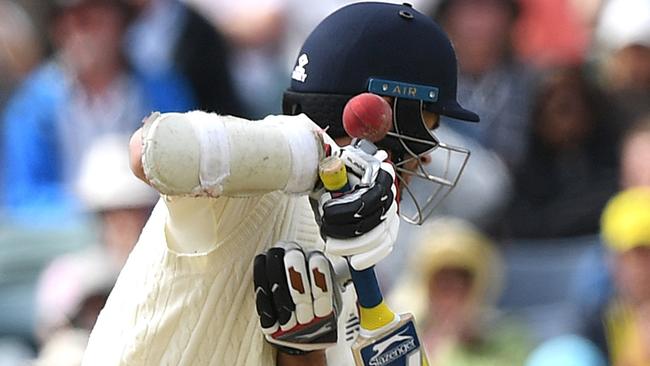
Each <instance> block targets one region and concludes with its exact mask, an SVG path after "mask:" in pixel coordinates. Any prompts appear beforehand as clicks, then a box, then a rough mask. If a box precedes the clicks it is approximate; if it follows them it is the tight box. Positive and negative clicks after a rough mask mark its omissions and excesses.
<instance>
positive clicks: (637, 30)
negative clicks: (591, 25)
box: [594, 0, 650, 133]
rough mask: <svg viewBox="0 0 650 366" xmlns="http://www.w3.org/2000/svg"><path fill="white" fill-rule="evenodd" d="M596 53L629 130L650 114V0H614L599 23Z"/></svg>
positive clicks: (619, 120) (610, 91)
mask: <svg viewBox="0 0 650 366" xmlns="http://www.w3.org/2000/svg"><path fill="white" fill-rule="evenodd" d="M595 41H596V42H595V46H596V47H595V49H594V53H595V56H596V57H598V59H599V60H600V64H601V66H602V67H601V71H602V74H603V75H602V78H603V83H604V85H606V86H607V87H606V91H607V92H608V94H609V96H610V98H611V99H613V100H614V101H615V102H616V103H617V105H618V107H619V111H618V114H619V116H620V118H619V119H618V120H617V125H619V126H620V129H621V131H623V133H624V131H625V129H626V128H628V127H629V126H630V125H631V124H632V123H633V122H634V121H636V120H637V119H638V118H639V117H641V116H642V115H644V114H647V113H648V111H649V109H648V101H649V100H650V2H649V1H647V0H610V1H608V2H607V3H606V4H605V5H604V7H603V9H602V12H601V16H600V19H599V22H598V25H597V27H596V40H595Z"/></svg>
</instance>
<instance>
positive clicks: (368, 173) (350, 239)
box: [319, 141, 400, 271]
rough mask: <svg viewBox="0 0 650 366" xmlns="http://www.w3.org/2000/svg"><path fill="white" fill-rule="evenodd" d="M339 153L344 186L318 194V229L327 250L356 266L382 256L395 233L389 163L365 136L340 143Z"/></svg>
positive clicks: (389, 248)
mask: <svg viewBox="0 0 650 366" xmlns="http://www.w3.org/2000/svg"><path fill="white" fill-rule="evenodd" d="M340 157H341V159H342V160H343V162H344V163H345V165H346V167H347V170H348V173H349V174H348V177H349V179H348V180H349V187H348V190H347V191H346V190H343V191H341V192H327V193H324V194H323V195H322V196H321V197H320V200H319V202H320V210H319V211H320V216H321V233H322V235H323V236H324V237H325V240H326V245H325V250H326V252H327V253H329V254H333V255H338V256H345V257H347V258H349V262H350V264H351V265H352V268H354V269H355V270H357V271H361V270H364V269H366V268H369V267H372V266H373V265H375V264H377V263H378V262H379V261H381V260H382V259H384V258H385V257H386V256H388V254H390V252H391V251H392V249H393V245H394V243H395V240H396V238H397V232H398V230H399V222H400V221H399V215H398V212H397V208H398V203H397V185H396V179H395V168H394V167H393V165H392V164H391V163H390V162H388V161H387V157H388V156H387V154H386V152H384V151H383V150H376V147H375V146H374V145H372V144H371V143H369V142H367V141H361V142H358V144H355V145H351V146H346V147H343V148H342V149H341V152H340Z"/></svg>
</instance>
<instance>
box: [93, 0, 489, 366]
mask: <svg viewBox="0 0 650 366" xmlns="http://www.w3.org/2000/svg"><path fill="white" fill-rule="evenodd" d="M456 70H457V63H456V56H455V53H454V50H453V47H452V45H451V42H450V41H449V39H448V37H447V36H446V34H445V33H444V32H443V31H442V30H441V28H440V27H439V26H438V25H437V24H436V23H435V22H434V21H433V20H431V19H430V18H429V17H428V16H426V15H424V14H422V13H420V12H418V11H417V10H415V9H413V8H412V7H411V6H410V5H408V4H402V5H396V4H388V3H379V2H364V3H357V4H352V5H348V6H345V7H343V8H341V9H339V10H338V11H336V12H334V13H332V14H331V15H330V16H328V17H327V18H325V19H324V20H323V21H322V22H321V23H320V24H319V25H318V26H317V27H316V28H315V29H314V30H313V31H312V33H311V34H310V35H309V37H308V38H307V39H306V41H305V42H304V44H303V46H302V48H301V50H300V52H299V53H298V57H297V60H296V63H295V68H294V69H293V72H292V74H291V85H290V87H289V88H288V89H287V90H286V91H285V93H284V98H283V112H284V114H283V115H277V116H275V115H274V116H268V117H266V118H264V119H263V120H261V121H248V120H244V119H241V118H237V117H233V116H221V115H218V114H214V113H206V112H201V111H191V112H187V113H165V114H160V113H153V114H152V115H150V116H149V117H147V118H145V121H144V124H143V126H142V128H140V129H139V130H138V131H136V132H135V134H134V135H133V137H132V139H131V144H130V151H131V160H132V161H131V165H132V169H133V171H134V173H135V174H136V175H137V176H138V177H139V178H141V179H143V180H144V181H145V182H147V183H148V184H150V185H151V186H153V187H154V188H156V189H157V190H158V191H159V192H160V193H161V199H160V201H159V202H158V204H157V205H156V207H155V209H154V211H153V213H152V215H151V217H150V219H149V221H148V223H147V225H146V226H145V228H144V229H143V232H142V234H141V236H140V239H139V241H138V243H137V245H136V246H135V248H134V249H133V251H132V253H131V254H130V256H129V258H128V261H127V263H126V265H125V267H124V269H123V270H122V273H121V274H120V276H119V278H118V281H117V283H116V285H115V287H114V289H113V291H112V293H111V295H110V297H109V299H108V302H107V304H106V306H105V308H104V309H103V310H102V312H101V314H100V316H99V319H98V321H97V323H96V325H95V327H94V329H93V331H92V334H91V336H90V340H89V343H88V347H87V349H86V353H85V356H84V363H83V364H84V365H93V366H95V365H129V366H131V365H188V366H189V365H192V366H196V365H199V366H201V365H228V366H230V365H233V366H253V365H263V366H267V365H268V366H274V365H280V366H287V365H289V366H290V365H354V364H355V361H354V358H353V354H352V351H351V349H352V347H351V344H352V343H354V342H355V340H356V338H357V337H366V338H369V337H370V338H371V337H372V336H373V333H372V332H370V333H368V332H366V333H364V329H361V330H359V322H358V312H357V304H356V301H357V296H356V293H357V292H359V294H360V295H361V293H362V292H363V291H364V289H363V288H362V287H364V286H365V285H360V284H359V282H357V281H356V280H355V283H356V286H357V288H355V287H354V285H353V284H351V283H350V281H349V280H348V279H349V277H350V273H353V274H354V273H357V272H364V271H367V270H370V269H371V268H372V267H373V266H374V265H375V264H376V263H378V262H379V261H381V260H382V259H383V258H385V257H386V256H387V255H388V254H389V253H390V252H391V250H392V247H393V244H394V242H395V238H396V235H397V230H398V226H399V222H400V220H399V216H400V215H401V216H402V218H403V219H404V220H405V221H407V222H410V223H413V224H421V223H422V222H423V221H424V220H425V219H426V217H427V216H428V215H430V214H431V212H432V211H433V209H434V208H435V207H436V205H437V204H438V203H439V201H440V200H441V199H442V198H444V196H445V195H446V194H447V193H448V192H449V191H450V190H451V189H452V188H453V187H454V186H455V184H456V182H457V181H458V178H459V177H460V175H461V173H462V170H463V168H464V166H465V164H466V162H467V158H468V157H469V151H467V150H465V149H463V148H459V147H453V146H448V145H445V144H444V143H442V142H441V141H439V140H438V139H437V138H436V136H435V135H434V134H433V130H434V129H435V128H436V127H437V126H438V125H439V123H440V117H441V116H447V117H450V118H452V119H460V120H465V121H470V122H478V120H479V118H478V116H477V115H476V114H475V113H473V112H470V111H468V110H466V109H464V108H462V107H461V106H460V105H459V104H458V102H457V100H456V72H457V71H456ZM367 93H370V94H372V95H374V96H375V98H374V99H372V98H359V99H353V98H354V97H355V96H358V95H360V94H367ZM377 98H378V99H377ZM355 101H356V102H355ZM348 103H350V104H348ZM346 105H347V106H348V109H347V110H346V117H345V120H344V118H343V115H344V113H343V112H344V109H345V108H346ZM368 126H370V128H369V127H368ZM373 126H375V127H373ZM373 128H377V129H384V130H381V131H380V132H381V133H374V132H373V131H372V129H373ZM369 129H370V130H371V131H368V130H369ZM355 131H356V132H355ZM358 131H362V132H361V133H359V132H358ZM375 132H376V131H375ZM351 135H352V137H365V138H368V139H371V140H373V141H371V142H373V143H374V144H373V143H370V142H368V141H366V140H356V139H355V140H353V139H352V138H351ZM431 154H441V156H443V157H444V159H442V160H441V159H435V161H436V164H432V163H431ZM331 157H336V158H340V160H341V161H342V162H343V164H344V166H343V169H345V170H344V171H347V174H346V173H344V174H345V178H344V179H343V181H344V183H345V184H346V185H345V188H340V189H338V190H336V189H332V188H331V187H330V186H329V185H328V184H325V185H324V184H323V181H322V180H321V178H320V177H319V174H318V173H319V164H320V163H321V162H322V161H323V160H326V159H330V158H331ZM439 161H443V162H444V163H443V164H440V163H438V162H439ZM325 180H327V177H325ZM325 183H331V182H325ZM326 187H327V189H325V188H326ZM398 205H399V210H398ZM348 264H349V269H348ZM361 298H362V297H361V296H359V300H360V301H361ZM361 308H362V309H363V304H361ZM361 318H362V321H361V325H362V327H364V326H365V325H364V314H363V311H362V314H361ZM366 319H367V318H366ZM390 321H392V320H389V322H390ZM366 323H367V320H366ZM366 325H367V324H366ZM370 327H371V328H372V324H371V326H370ZM260 328H261V329H260ZM405 334H406V333H403V332H402V331H401V330H400V331H399V332H397V333H394V334H390V337H386V338H385V339H384V338H382V339H377V342H376V343H375V344H374V346H373V348H371V351H369V352H375V353H374V354H370V355H369V356H368V358H367V359H363V360H362V361H359V357H357V361H356V362H362V363H363V364H372V365H397V364H403V365H412V364H416V363H413V362H414V361H413V360H411V361H408V362H410V363H406V361H400V362H402V363H391V362H393V361H395V359H396V358H397V357H398V356H399V352H401V351H405V352H406V351H409V352H410V349H411V348H412V347H413V345H414V344H415V343H414V342H413V341H410V343H409V345H408V347H407V346H406V345H405V346H400V347H395V344H396V342H399V341H400V340H402V339H405V338H407V335H405ZM407 348H408V349H407ZM364 357H365V356H364ZM417 364H419V363H417Z"/></svg>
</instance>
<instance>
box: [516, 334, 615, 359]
mask: <svg viewBox="0 0 650 366" xmlns="http://www.w3.org/2000/svg"><path fill="white" fill-rule="evenodd" d="M606 365H607V362H606V361H605V358H604V357H603V356H602V355H601V354H600V351H599V350H598V348H596V346H594V345H593V344H592V343H591V342H589V341H588V340H587V339H584V338H582V337H580V336H577V335H562V336H558V337H554V338H551V339H549V340H546V341H544V342H543V343H542V344H540V345H539V346H537V347H535V349H534V350H533V351H532V352H531V354H530V356H529V357H528V358H527V359H526V366H606Z"/></svg>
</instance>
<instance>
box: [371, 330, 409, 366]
mask: <svg viewBox="0 0 650 366" xmlns="http://www.w3.org/2000/svg"><path fill="white" fill-rule="evenodd" d="M407 330H408V329H404V330H403V331H401V332H399V333H398V334H396V335H394V336H392V337H390V338H388V339H387V340H385V341H383V342H381V343H377V344H375V345H374V346H373V347H372V350H373V351H375V352H377V353H376V354H375V355H374V356H372V357H371V358H370V366H382V365H386V364H388V363H390V362H392V361H395V360H396V359H398V358H400V357H402V356H404V355H405V354H407V353H409V352H411V351H412V350H414V349H415V339H413V337H411V336H405V335H402V334H403V333H404V332H406V331H407ZM395 342H401V343H399V344H398V345H396V346H395V347H392V348H390V349H388V350H387V351H386V349H387V348H388V347H390V346H391V345H392V344H394V343H395Z"/></svg>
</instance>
